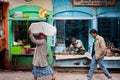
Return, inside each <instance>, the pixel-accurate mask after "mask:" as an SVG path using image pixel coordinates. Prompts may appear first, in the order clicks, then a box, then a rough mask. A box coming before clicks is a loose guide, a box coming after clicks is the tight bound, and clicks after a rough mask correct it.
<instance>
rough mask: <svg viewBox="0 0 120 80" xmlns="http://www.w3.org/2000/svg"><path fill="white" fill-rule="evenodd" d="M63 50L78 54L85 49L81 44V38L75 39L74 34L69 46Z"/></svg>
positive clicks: (81, 53) (82, 52)
mask: <svg viewBox="0 0 120 80" xmlns="http://www.w3.org/2000/svg"><path fill="white" fill-rule="evenodd" d="M63 52H68V53H69V54H80V55H83V54H84V53H85V52H86V50H85V48H84V46H83V44H82V41H81V40H77V39H76V37H75V36H73V37H72V43H71V44H70V47H68V48H65V49H64V50H63Z"/></svg>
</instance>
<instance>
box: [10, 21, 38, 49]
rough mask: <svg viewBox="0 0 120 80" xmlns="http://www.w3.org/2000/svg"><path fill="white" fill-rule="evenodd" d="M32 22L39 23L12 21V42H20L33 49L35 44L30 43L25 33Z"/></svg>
mask: <svg viewBox="0 0 120 80" xmlns="http://www.w3.org/2000/svg"><path fill="white" fill-rule="evenodd" d="M32 22H39V21H13V22H12V24H13V34H14V42H19V41H21V42H22V45H30V46H31V47H35V44H33V43H32V42H31V40H30V39H29V35H28V33H27V31H28V29H29V26H30V24H31V23H32ZM36 38H37V37H36Z"/></svg>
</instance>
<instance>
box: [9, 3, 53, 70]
mask: <svg viewBox="0 0 120 80" xmlns="http://www.w3.org/2000/svg"><path fill="white" fill-rule="evenodd" d="M42 9H43V8H42V7H40V6H36V5H21V6H18V7H15V8H13V9H10V10H9V26H8V29H9V32H8V34H9V41H8V42H9V55H10V57H11V61H12V65H13V68H14V69H15V68H16V69H31V68H32V58H33V54H34V51H35V45H34V44H33V43H32V42H31V41H30V39H29V35H28V33H27V31H28V29H29V26H30V25H31V23H33V22H41V21H44V22H47V23H51V15H52V12H51V11H48V10H46V9H44V10H46V11H47V12H48V13H49V16H47V17H41V16H42V14H41V15H40V10H42ZM43 15H44V13H43ZM36 38H37V37H36ZM50 39H51V38H50V37H47V51H48V55H49V56H48V63H49V64H50V65H51V64H52V59H53V58H52V50H51V47H50V45H51V41H50Z"/></svg>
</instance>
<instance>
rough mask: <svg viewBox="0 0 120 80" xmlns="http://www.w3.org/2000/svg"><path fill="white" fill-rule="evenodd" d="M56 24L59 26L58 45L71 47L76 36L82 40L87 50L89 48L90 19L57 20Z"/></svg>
mask: <svg viewBox="0 0 120 80" xmlns="http://www.w3.org/2000/svg"><path fill="white" fill-rule="evenodd" d="M54 25H55V26H56V28H57V35H56V46H57V47H61V46H62V47H65V48H67V47H69V46H70V44H71V43H72V37H73V36H74V37H76V38H77V39H78V40H81V41H82V43H83V45H84V47H85V49H86V50H87V49H88V26H89V20H55V21H54Z"/></svg>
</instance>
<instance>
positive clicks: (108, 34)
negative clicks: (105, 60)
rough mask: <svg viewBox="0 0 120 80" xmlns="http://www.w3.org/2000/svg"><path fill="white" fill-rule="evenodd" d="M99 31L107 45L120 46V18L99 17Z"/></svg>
mask: <svg viewBox="0 0 120 80" xmlns="http://www.w3.org/2000/svg"><path fill="white" fill-rule="evenodd" d="M98 32H99V34H100V35H101V36H103V37H104V38H105V41H106V44H107V46H114V47H120V44H119V42H120V18H98Z"/></svg>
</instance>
